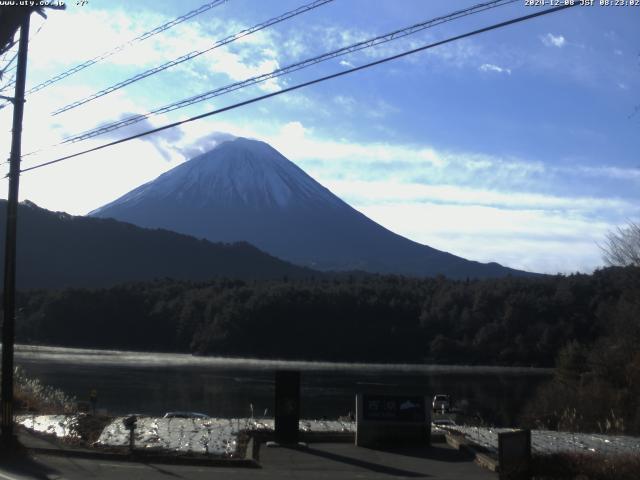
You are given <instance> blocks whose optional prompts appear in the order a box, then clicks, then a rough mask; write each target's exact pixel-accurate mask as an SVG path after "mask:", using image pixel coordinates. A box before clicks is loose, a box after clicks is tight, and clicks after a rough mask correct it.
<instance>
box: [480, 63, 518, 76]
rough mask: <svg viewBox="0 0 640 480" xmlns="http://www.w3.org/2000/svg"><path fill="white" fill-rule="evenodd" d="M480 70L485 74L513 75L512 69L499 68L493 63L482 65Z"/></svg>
mask: <svg viewBox="0 0 640 480" xmlns="http://www.w3.org/2000/svg"><path fill="white" fill-rule="evenodd" d="M480 70H481V71H483V72H497V73H506V74H507V75H511V69H510V68H504V67H499V66H498V65H494V64H492V63H483V64H482V65H480Z"/></svg>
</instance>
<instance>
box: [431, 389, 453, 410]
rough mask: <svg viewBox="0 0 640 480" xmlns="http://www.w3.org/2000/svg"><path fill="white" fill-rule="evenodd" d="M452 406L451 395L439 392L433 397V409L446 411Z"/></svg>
mask: <svg viewBox="0 0 640 480" xmlns="http://www.w3.org/2000/svg"><path fill="white" fill-rule="evenodd" d="M450 408H451V397H450V396H449V395H444V394H441V393H440V394H438V395H436V396H435V397H433V411H434V412H438V411H444V412H448V411H449V409H450Z"/></svg>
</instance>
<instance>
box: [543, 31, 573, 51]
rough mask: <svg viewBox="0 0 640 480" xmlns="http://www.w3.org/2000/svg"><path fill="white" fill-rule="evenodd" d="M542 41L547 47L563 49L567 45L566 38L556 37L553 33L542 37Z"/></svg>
mask: <svg viewBox="0 0 640 480" xmlns="http://www.w3.org/2000/svg"><path fill="white" fill-rule="evenodd" d="M540 40H542V43H544V44H545V45H546V46H547V47H558V48H562V47H564V46H565V45H566V44H567V41H566V40H565V38H564V36H562V35H554V34H552V33H547V34H546V35H544V36H542V37H540Z"/></svg>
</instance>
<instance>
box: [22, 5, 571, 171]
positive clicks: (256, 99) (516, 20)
mask: <svg viewBox="0 0 640 480" xmlns="http://www.w3.org/2000/svg"><path fill="white" fill-rule="evenodd" d="M576 5H578V3H574V4H566V5H560V6H558V7H553V8H549V9H546V10H541V11H537V12H535V13H531V14H529V15H524V16H521V17H517V18H512V19H510V20H507V21H504V22H500V23H496V24H493V25H490V26H488V27H483V28H480V29H477V30H473V31H471V32H467V33H463V34H461V35H456V36H454V37H450V38H447V39H445V40H440V41H438V42H435V43H431V44H427V45H423V46H421V47H418V48H414V49H412V50H408V51H405V52H402V53H399V54H396V55H392V56H389V57H385V58H382V59H380V60H376V61H374V62H370V63H366V64H364V65H360V66H358V67H353V68H350V69H348V70H343V71H341V72H337V73H333V74H331V75H326V76H324V77H320V78H316V79H314V80H310V81H308V82H304V83H299V84H297V85H294V86H292V87H288V88H285V89H282V90H279V91H277V92H272V93H268V94H265V95H261V96H259V97H254V98H251V99H249V100H245V101H242V102H239V103H236V104H233V105H229V106H227V107H223V108H219V109H216V110H212V111H210V112H206V113H202V114H200V115H196V116H194V117H191V118H187V119H185V120H180V121H178V122H173V123H170V124H167V125H163V126H161V127H158V128H154V129H151V130H147V131H145V132H141V133H138V134H136V135H131V136H130V137H126V138H121V139H119V140H114V141H113V142H109V143H105V144H102V145H99V146H97V147H93V148H89V149H87V150H83V151H81V152H77V153H74V154H71V155H66V156H64V157H60V158H57V159H55V160H50V161H48V162H44V163H40V164H38V165H34V166H33V167H29V168H25V169H23V170H20V171H21V172H28V171H32V170H36V169H39V168H43V167H46V166H49V165H53V164H56V163H59V162H62V161H65V160H69V159H71V158H75V157H79V156H81V155H85V154H87V153H91V152H95V151H98V150H102V149H104V148H108V147H112V146H114V145H119V144H121V143H125V142H128V141H131V140H134V139H137V138H141V137H144V136H147V135H151V134H153V133H157V132H161V131H163V130H167V129H170V128H174V127H177V126H179V125H184V124H185V123H190V122H194V121H196V120H200V119H202V118H206V117H210V116H212V115H217V114H220V113H223V112H227V111H229V110H234V109H236V108H239V107H243V106H245V105H249V104H252V103H255V102H259V101H261V100H266V99H267V98H272V97H275V96H278V95H282V94H284V93H288V92H292V91H294V90H298V89H300V88H303V87H308V86H310V85H315V84H317V83H321V82H324V81H327V80H331V79H334V78H338V77H342V76H345V75H348V74H351V73H354V72H357V71H360V70H364V69H367V68H370V67H373V66H376V65H381V64H383V63H386V62H390V61H392V60H397V59H399V58H403V57H406V56H408V55H412V54H414V53H418V52H422V51H424V50H428V49H431V48H434V47H438V46H440V45H444V44H446V43H451V42H454V41H457V40H461V39H463V38H468V37H471V36H474V35H478V34H480V33H484V32H488V31H491V30H496V29H498V28H503V27H506V26H509V25H513V24H515V23H520V22H524V21H526V20H531V19H533V18H536V17H540V16H543V15H548V14H550V13H555V12H558V11H561V10H564V9H567V8H571V7H574V6H576Z"/></svg>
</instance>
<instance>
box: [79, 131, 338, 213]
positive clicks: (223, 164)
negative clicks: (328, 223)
mask: <svg viewBox="0 0 640 480" xmlns="http://www.w3.org/2000/svg"><path fill="white" fill-rule="evenodd" d="M149 196H152V197H156V198H162V197H174V198H175V199H176V200H179V201H183V202H192V203H193V205H194V206H195V205H197V206H206V205H208V204H224V205H239V204H243V205H245V206H250V207H253V208H257V209H264V208H268V207H286V206H288V205H290V204H291V203H292V202H296V204H297V205H298V206H300V203H301V202H303V203H304V202H307V201H314V202H317V201H318V200H322V201H324V202H326V203H329V204H331V203H333V204H335V203H338V202H340V200H339V199H338V198H337V197H335V196H334V195H333V194H331V192H329V191H328V190H327V189H326V188H324V187H322V186H321V185H320V184H319V183H317V182H316V181H315V180H313V179H312V178H311V177H309V175H307V174H306V173H305V172H304V171H302V170H301V169H300V168H299V167H298V166H296V165H295V164H294V163H293V162H291V161H289V160H287V159H286V158H285V157H284V156H282V155H281V154H280V153H279V152H278V151H277V150H275V149H274V148H273V147H271V146H270V145H268V144H266V143H264V142H260V141H257V140H250V139H247V138H241V137H239V138H235V139H233V140H228V141H225V142H223V143H221V144H219V145H217V146H216V147H215V148H214V149H212V150H210V151H208V152H206V153H203V154H201V155H198V156H197V157H195V158H193V159H191V160H189V161H187V162H185V163H183V164H182V165H179V166H178V167H176V168H174V169H172V170H170V171H168V172H166V173H164V174H163V175H161V176H160V177H158V178H157V179H156V180H154V181H152V182H149V183H146V184H144V185H142V186H141V187H138V188H136V189H135V190H133V191H131V192H130V193H128V194H126V195H124V196H123V197H121V198H120V199H118V200H116V201H115V202H112V203H110V204H108V205H106V206H104V207H102V208H99V209H97V210H95V211H93V212H91V213H90V215H99V214H100V212H101V211H102V210H104V209H107V208H110V207H113V206H116V205H122V204H129V203H136V201H137V199H139V198H143V197H149Z"/></svg>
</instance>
